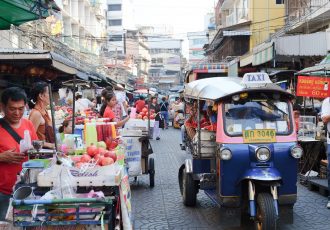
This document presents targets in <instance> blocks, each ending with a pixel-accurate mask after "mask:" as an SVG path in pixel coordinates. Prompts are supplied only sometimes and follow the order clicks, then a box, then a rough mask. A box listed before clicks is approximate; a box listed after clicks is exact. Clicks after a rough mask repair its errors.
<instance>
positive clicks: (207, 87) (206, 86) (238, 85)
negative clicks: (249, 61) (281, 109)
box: [184, 77, 294, 101]
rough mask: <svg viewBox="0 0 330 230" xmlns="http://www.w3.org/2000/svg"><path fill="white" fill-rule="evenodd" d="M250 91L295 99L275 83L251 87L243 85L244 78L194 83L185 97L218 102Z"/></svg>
mask: <svg viewBox="0 0 330 230" xmlns="http://www.w3.org/2000/svg"><path fill="white" fill-rule="evenodd" d="M250 91H255V92H256V91H260V92H267V91H272V92H278V93H280V94H285V95H287V96H288V97H289V98H293V97H294V96H293V95H292V94H290V93H288V92H286V91H285V90H283V89H282V88H281V87H279V86H278V85H276V84H274V83H268V84H263V85H262V86H260V85H259V86H256V87H251V86H247V85H246V84H244V83H242V78H239V77H213V78H205V79H201V80H196V81H193V82H191V83H189V84H187V85H186V86H185V89H184V96H185V97H189V98H196V99H197V98H199V99H202V100H214V101H216V100H219V99H222V98H224V97H227V96H232V95H234V94H238V93H243V92H250Z"/></svg>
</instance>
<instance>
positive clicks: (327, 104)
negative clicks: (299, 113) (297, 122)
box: [321, 97, 330, 209]
mask: <svg viewBox="0 0 330 230" xmlns="http://www.w3.org/2000/svg"><path fill="white" fill-rule="evenodd" d="M321 118H322V121H323V123H324V124H325V125H327V131H328V132H327V156H328V157H327V159H328V188H330V164H329V161H330V136H329V131H330V97H327V98H326V99H324V100H323V102H322V109H321ZM327 208H328V209H330V194H329V196H328V203H327Z"/></svg>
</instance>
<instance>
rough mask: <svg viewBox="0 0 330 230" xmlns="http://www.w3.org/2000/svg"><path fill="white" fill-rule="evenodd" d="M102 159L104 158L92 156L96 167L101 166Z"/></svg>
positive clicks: (97, 155)
mask: <svg viewBox="0 0 330 230" xmlns="http://www.w3.org/2000/svg"><path fill="white" fill-rule="evenodd" d="M103 158H104V156H102V155H100V154H96V155H95V156H94V160H95V162H97V164H98V165H101V162H102V159H103Z"/></svg>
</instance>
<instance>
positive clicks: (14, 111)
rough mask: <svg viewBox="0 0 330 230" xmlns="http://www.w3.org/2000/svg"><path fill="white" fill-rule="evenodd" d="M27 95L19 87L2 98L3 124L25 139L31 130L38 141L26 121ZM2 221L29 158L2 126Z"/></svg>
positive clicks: (34, 137)
mask: <svg viewBox="0 0 330 230" xmlns="http://www.w3.org/2000/svg"><path fill="white" fill-rule="evenodd" d="M26 101H27V99H26V94H25V92H24V90H23V89H21V88H18V87H12V88H7V89H5V90H4V91H3V93H2V96H1V106H2V110H3V112H4V117H3V118H2V121H1V123H2V122H6V123H7V124H8V125H9V126H10V127H11V128H12V129H13V130H14V131H15V132H16V133H17V134H18V136H20V137H21V139H23V137H24V131H25V130H29V132H30V137H31V140H37V139H38V137H37V134H36V132H35V129H34V127H33V124H32V123H31V121H29V120H27V119H24V118H23V114H24V110H25V105H26ZM0 137H1V142H0V172H1V180H0V221H2V220H5V216H6V212H7V209H8V204H9V199H10V196H11V194H12V192H13V186H14V185H15V182H16V179H17V174H19V173H20V171H21V170H22V163H23V162H24V161H26V160H27V157H26V156H25V155H24V154H23V153H20V144H19V143H18V142H17V141H16V140H15V138H14V137H12V135H10V134H9V133H8V131H7V130H6V129H5V128H4V127H3V125H0Z"/></svg>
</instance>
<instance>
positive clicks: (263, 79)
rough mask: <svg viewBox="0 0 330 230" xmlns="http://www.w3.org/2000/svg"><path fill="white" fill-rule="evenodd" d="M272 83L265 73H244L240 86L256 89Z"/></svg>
mask: <svg viewBox="0 0 330 230" xmlns="http://www.w3.org/2000/svg"><path fill="white" fill-rule="evenodd" d="M269 83H272V81H271V80H270V78H269V76H268V74H267V73H262V72H257V73H246V74H244V76H243V79H242V84H245V85H246V86H247V87H253V86H254V87H258V86H260V85H265V84H269Z"/></svg>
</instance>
